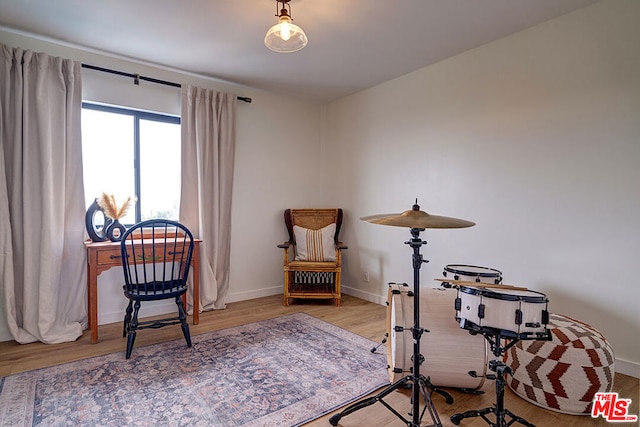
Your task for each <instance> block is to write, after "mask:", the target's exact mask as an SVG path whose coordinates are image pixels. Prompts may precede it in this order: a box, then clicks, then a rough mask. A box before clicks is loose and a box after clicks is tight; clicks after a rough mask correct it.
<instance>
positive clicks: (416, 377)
mask: <svg viewBox="0 0 640 427" xmlns="http://www.w3.org/2000/svg"><path fill="white" fill-rule="evenodd" d="M423 230H424V229H423V228H411V236H412V239H411V240H409V241H407V242H405V244H407V245H409V246H411V248H413V292H414V303H413V321H414V322H413V327H412V328H411V331H412V332H413V356H412V358H411V359H412V361H413V368H412V370H411V374H410V375H407V376H405V377H403V378H401V379H399V380H398V381H396V382H395V383H393V384H391V385H390V386H389V387H387V388H386V389H384V390H383V391H381V392H380V393H378V394H377V395H375V396H373V397H369V398H365V399H363V400H361V401H359V402H356V403H354V404H352V405H350V406H348V407H347V408H345V409H344V410H343V411H342V412H340V413H338V414H335V415H334V416H332V417H331V418H329V423H331V425H332V426H337V425H338V422H339V421H340V419H341V418H342V417H344V416H346V415H349V414H351V413H353V412H355V411H357V410H360V409H362V408H365V407H367V406H370V405H373V404H374V403H376V402H380V403H382V404H383V405H384V406H385V407H386V408H387V409H389V410H390V411H391V412H392V413H393V414H394V415H395V416H397V417H398V418H400V419H401V420H402V421H403V422H404V423H405V424H406V425H407V426H408V427H420V426H421V425H422V424H421V423H422V417H423V415H424V414H425V412H426V411H427V410H428V411H429V415H430V416H431V420H432V421H433V424H429V425H428V426H435V427H442V423H441V422H440V418H439V417H438V413H437V412H436V408H435V406H434V404H433V401H432V400H431V395H432V394H433V392H436V393H439V394H440V395H442V396H444V397H445V399H446V402H447V403H448V404H451V403H453V398H452V397H451V395H449V393H447V392H445V391H443V390H440V389H437V388H435V387H434V386H433V385H432V384H431V382H430V381H429V378H427V377H425V376H424V375H420V365H421V364H422V362H424V356H423V355H422V354H420V338H421V336H422V334H423V333H424V332H425V329H423V328H421V327H420V306H419V302H420V267H421V266H422V263H423V262H428V261H425V260H424V259H423V257H422V255H421V254H420V248H421V247H422V245H426V244H427V242H426V241H423V240H422V239H421V238H420V232H421V231H423ZM426 332H429V331H428V330H427V331H426ZM374 350H375V348H374ZM409 385H410V386H411V412H410V413H409V415H411V417H412V419H411V420H408V419H406V418H405V417H404V416H403V415H402V414H400V413H399V412H398V411H396V410H395V409H394V408H392V407H391V405H389V404H388V403H387V402H385V401H384V400H383V399H384V397H386V396H387V395H388V394H390V393H391V392H392V391H394V390H397V389H399V388H406V387H408V386H409ZM420 394H422V398H423V399H424V401H425V407H424V408H423V409H422V412H420Z"/></svg>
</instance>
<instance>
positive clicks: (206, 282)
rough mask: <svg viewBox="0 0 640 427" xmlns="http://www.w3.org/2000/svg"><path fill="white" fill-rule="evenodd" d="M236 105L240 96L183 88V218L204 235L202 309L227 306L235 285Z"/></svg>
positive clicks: (191, 228)
mask: <svg viewBox="0 0 640 427" xmlns="http://www.w3.org/2000/svg"><path fill="white" fill-rule="evenodd" d="M236 104H237V101H236V96H235V95H231V94H227V93H221V92H215V91H212V90H209V89H203V88H198V87H194V86H183V88H182V117H181V128H182V188H181V198H180V222H182V223H183V224H185V225H186V226H187V227H188V228H189V229H190V230H191V232H192V233H193V234H194V236H196V237H198V238H200V239H202V244H201V251H200V265H201V268H200V270H201V276H200V307H201V308H202V310H212V309H219V308H225V301H226V297H227V293H228V290H229V264H230V252H231V191H232V187H233V163H234V157H235V135H236V126H235V122H236V118H235V115H236ZM190 298H192V296H190Z"/></svg>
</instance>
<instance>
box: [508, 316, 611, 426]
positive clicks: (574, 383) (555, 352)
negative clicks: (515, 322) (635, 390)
mask: <svg viewBox="0 0 640 427" xmlns="http://www.w3.org/2000/svg"><path fill="white" fill-rule="evenodd" d="M548 328H549V330H550V331H551V335H552V340H551V341H539V340H523V341H519V342H518V343H516V344H515V345H514V346H513V347H511V348H510V349H509V350H508V351H507V352H506V353H505V361H506V363H507V364H508V365H509V367H510V368H511V369H512V370H513V376H512V377H509V378H507V381H508V385H509V388H511V390H513V391H514V392H515V393H516V394H518V395H519V396H520V397H522V398H523V399H525V400H528V401H529V402H531V403H533V404H536V405H538V406H541V407H543V408H546V409H550V410H552V411H557V412H562V413H565V414H573V415H589V414H591V405H592V401H593V398H594V396H595V394H596V393H598V392H609V391H611V389H612V388H613V377H614V372H615V369H614V368H615V358H614V355H613V349H612V348H611V346H610V345H609V343H608V342H607V340H606V339H605V337H604V336H603V335H602V334H601V333H600V332H598V330H596V329H594V328H593V327H591V326H589V325H587V324H586V323H583V322H580V321H578V320H575V319H571V318H569V317H566V316H561V315H558V314H549V324H548Z"/></svg>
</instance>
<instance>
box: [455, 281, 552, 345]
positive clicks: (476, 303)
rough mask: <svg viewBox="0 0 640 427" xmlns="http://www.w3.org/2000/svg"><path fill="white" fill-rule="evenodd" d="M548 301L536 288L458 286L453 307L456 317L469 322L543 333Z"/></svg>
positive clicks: (524, 335)
mask: <svg viewBox="0 0 640 427" xmlns="http://www.w3.org/2000/svg"><path fill="white" fill-rule="evenodd" d="M548 302H549V300H548V299H547V297H546V296H545V295H544V294H543V293H540V292H535V291H529V290H513V289H502V288H491V289H488V288H482V286H481V285H479V286H477V287H475V286H459V287H458V297H457V298H456V302H455V309H456V317H457V318H458V319H461V320H464V323H468V322H471V323H472V325H471V326H477V327H479V328H492V329H497V330H500V331H505V332H512V334H513V335H517V336H521V338H527V337H528V336H531V337H535V336H538V335H540V336H542V335H543V334H545V333H546V329H547V323H548V322H549V313H548V312H547V305H548ZM462 324H463V323H462V322H461V325H462ZM505 335H506V336H508V335H509V334H505Z"/></svg>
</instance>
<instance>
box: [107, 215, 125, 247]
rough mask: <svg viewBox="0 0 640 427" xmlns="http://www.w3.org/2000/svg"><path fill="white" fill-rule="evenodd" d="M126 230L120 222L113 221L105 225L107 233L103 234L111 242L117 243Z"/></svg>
mask: <svg viewBox="0 0 640 427" xmlns="http://www.w3.org/2000/svg"><path fill="white" fill-rule="evenodd" d="M126 230H127V229H126V228H125V226H124V225H122V224H121V223H120V221H118V220H117V219H114V220H113V222H112V223H111V224H109V225H107V231H106V232H105V234H106V236H107V237H108V238H109V240H111V241H112V242H119V241H120V239H122V235H123V234H124V232H125V231H126Z"/></svg>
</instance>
